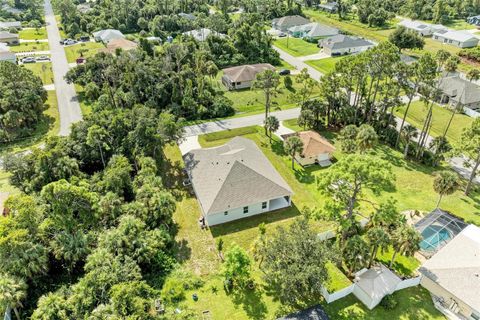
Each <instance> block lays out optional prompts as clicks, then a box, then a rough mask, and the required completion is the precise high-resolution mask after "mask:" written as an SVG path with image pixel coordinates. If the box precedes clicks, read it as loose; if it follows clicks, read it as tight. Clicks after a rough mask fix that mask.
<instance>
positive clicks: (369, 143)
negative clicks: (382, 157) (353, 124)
mask: <svg viewBox="0 0 480 320" xmlns="http://www.w3.org/2000/svg"><path fill="white" fill-rule="evenodd" d="M356 140H357V141H356V142H357V147H358V150H359V151H360V153H365V151H367V150H368V149H372V148H373V147H374V146H375V144H376V143H377V140H378V136H377V133H376V132H375V129H373V128H372V126H369V125H368V124H362V125H361V126H360V129H359V130H358V134H357V137H356Z"/></svg>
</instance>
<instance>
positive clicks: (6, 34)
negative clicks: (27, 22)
mask: <svg viewBox="0 0 480 320" xmlns="http://www.w3.org/2000/svg"><path fill="white" fill-rule="evenodd" d="M12 38H15V39H18V34H16V33H10V32H6V31H2V32H0V40H1V39H12Z"/></svg>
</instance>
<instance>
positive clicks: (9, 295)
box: [0, 274, 27, 320]
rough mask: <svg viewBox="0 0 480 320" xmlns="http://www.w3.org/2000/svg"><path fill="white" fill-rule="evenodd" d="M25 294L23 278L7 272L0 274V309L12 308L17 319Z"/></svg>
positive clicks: (25, 285) (25, 287)
mask: <svg viewBox="0 0 480 320" xmlns="http://www.w3.org/2000/svg"><path fill="white" fill-rule="evenodd" d="M26 296H27V284H26V283H25V281H24V280H23V279H20V278H14V277H11V276H9V275H7V274H3V275H0V310H5V309H9V308H10V309H13V311H14V312H15V315H16V317H17V319H18V320H20V313H19V312H18V308H19V307H22V306H23V305H22V300H23V299H25V297H26Z"/></svg>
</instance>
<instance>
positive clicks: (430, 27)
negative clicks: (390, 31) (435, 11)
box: [398, 19, 447, 37]
mask: <svg viewBox="0 0 480 320" xmlns="http://www.w3.org/2000/svg"><path fill="white" fill-rule="evenodd" d="M398 25H399V26H404V27H405V28H407V29H408V30H411V31H414V32H416V33H418V34H419V35H420V36H422V37H427V36H431V35H433V34H434V33H435V32H439V31H443V30H447V28H446V27H445V26H442V25H441V24H431V23H426V22H422V21H416V20H409V19H404V20H402V21H400V22H399V23H398Z"/></svg>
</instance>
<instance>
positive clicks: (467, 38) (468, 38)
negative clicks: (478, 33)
mask: <svg viewBox="0 0 480 320" xmlns="http://www.w3.org/2000/svg"><path fill="white" fill-rule="evenodd" d="M433 39H434V40H436V41H439V42H442V43H446V44H450V45H452V46H455V47H459V48H472V47H476V46H477V45H478V41H479V39H478V38H477V37H475V36H474V35H473V34H471V33H470V32H466V31H456V30H442V31H438V32H435V33H434V34H433Z"/></svg>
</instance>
